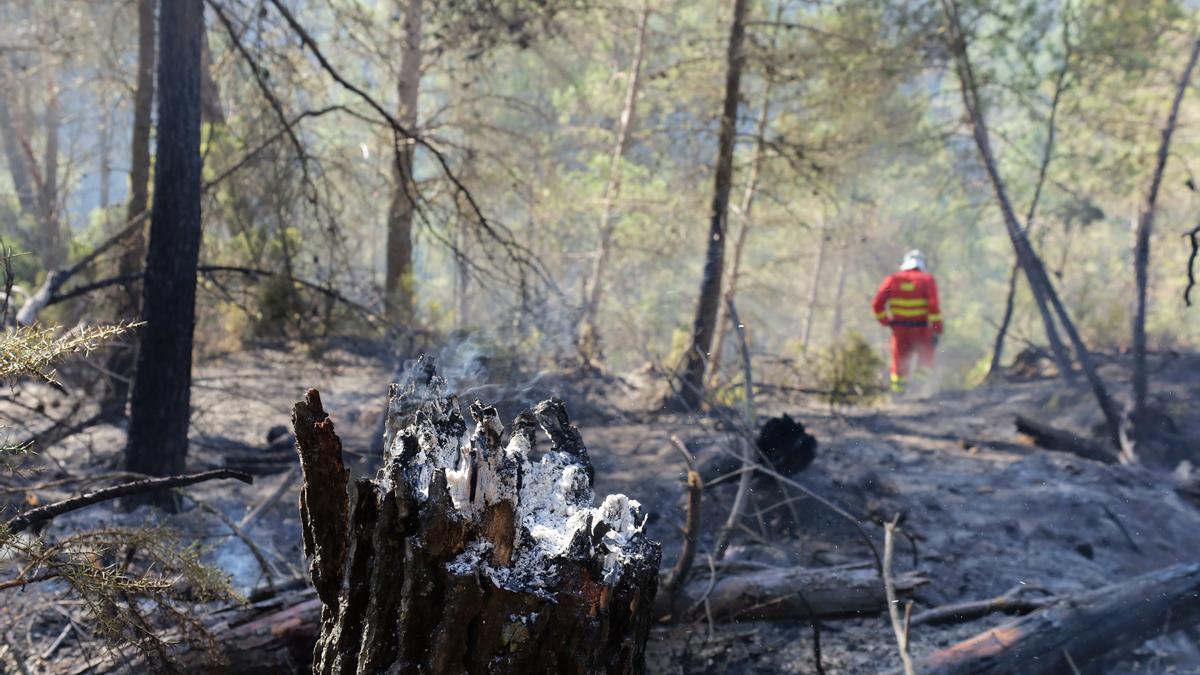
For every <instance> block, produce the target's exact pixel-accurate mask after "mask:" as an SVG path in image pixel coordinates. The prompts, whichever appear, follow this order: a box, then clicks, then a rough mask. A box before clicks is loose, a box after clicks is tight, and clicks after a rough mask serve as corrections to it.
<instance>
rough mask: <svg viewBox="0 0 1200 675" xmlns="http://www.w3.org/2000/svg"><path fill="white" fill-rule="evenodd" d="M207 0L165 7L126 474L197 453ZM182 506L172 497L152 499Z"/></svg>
mask: <svg viewBox="0 0 1200 675" xmlns="http://www.w3.org/2000/svg"><path fill="white" fill-rule="evenodd" d="M202 7H203V5H202V0H162V3H161V5H160V7H159V18H160V30H159V54H160V55H161V58H160V60H159V65H158V82H159V87H158V146H157V152H156V155H155V175H154V206H153V210H152V213H151V219H150V241H149V246H148V249H147V252H146V277H145V284H144V288H143V292H142V318H143V319H144V320H145V321H146V326H144V327H143V328H142V329H141V331H140V337H141V345H140V348H139V351H138V358H137V371H136V373H135V376H134V380H133V394H132V397H131V404H130V421H129V444H128V446H127V447H126V449H125V468H126V469H128V470H130V471H134V472H138V473H144V474H149V475H152V476H164V475H171V474H177V473H182V472H183V467H184V459H185V457H186V456H187V442H188V440H187V435H188V418H189V410H188V407H189V403H190V393H191V392H190V389H191V380H192V330H193V327H194V324H195V307H196V264H197V260H198V258H199V254H200V192H201V187H200V181H201V175H200V168H201V167H200V42H201V40H202V39H203V36H204V16H203V11H202ZM150 500H151V501H153V502H154V503H156V504H158V505H161V506H170V505H173V503H174V500H173V499H172V497H171V495H169V494H165V493H164V494H158V495H154V496H153V497H152V498H151V499H150Z"/></svg>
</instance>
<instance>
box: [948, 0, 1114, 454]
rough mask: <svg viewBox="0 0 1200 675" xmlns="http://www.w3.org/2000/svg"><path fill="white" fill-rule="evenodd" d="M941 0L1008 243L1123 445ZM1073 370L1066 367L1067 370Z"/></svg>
mask: <svg viewBox="0 0 1200 675" xmlns="http://www.w3.org/2000/svg"><path fill="white" fill-rule="evenodd" d="M942 2H943V8H944V9H945V13H946V18H947V20H948V22H949V24H950V28H951V35H950V39H951V41H952V44H951V45H950V46H951V50H952V52H953V53H954V55H955V70H956V72H957V74H958V79H959V82H960V84H961V87H960V89H961V93H962V97H963V106H964V108H965V109H966V112H967V115H968V117H969V119H970V122H971V129H972V132H973V135H974V138H975V144H976V145H977V146H978V148H979V154H980V158H981V159H982V160H983V164H984V168H985V169H986V170H987V173H988V178H989V179H990V181H991V183H992V188H993V189H994V190H995V192H996V201H997V203H998V205H999V206H1000V211H1001V213H1002V214H1003V216H1004V225H1005V228H1006V229H1007V230H1008V235H1009V239H1010V240H1011V241H1012V245H1013V250H1014V252H1015V253H1016V256H1017V262H1018V263H1019V264H1020V265H1021V268H1022V269H1023V270H1024V271H1025V277H1026V279H1027V280H1028V281H1029V287H1030V289H1031V290H1032V291H1033V292H1034V294H1035V297H1036V295H1037V294H1038V293H1043V294H1044V295H1045V297H1046V299H1047V300H1049V302H1050V305H1051V306H1052V308H1053V310H1054V312H1055V314H1057V316H1058V320H1059V321H1060V322H1061V324H1062V327H1063V329H1064V330H1065V331H1066V332H1067V336H1068V337H1069V338H1070V340H1071V344H1072V346H1073V347H1074V348H1075V355H1076V357H1077V358H1078V359H1079V365H1080V367H1081V368H1082V369H1083V372H1084V375H1085V376H1086V377H1087V380H1088V384H1089V385H1090V386H1091V389H1092V393H1093V394H1094V395H1095V397H1096V400H1097V402H1098V403H1099V406H1100V411H1101V412H1102V413H1103V414H1104V419H1105V423H1106V425H1107V427H1108V433H1109V440H1110V441H1111V442H1112V443H1113V445H1114V446H1117V447H1120V445H1121V428H1122V424H1121V415H1120V413H1119V411H1118V410H1117V406H1116V404H1115V403H1114V402H1113V400H1112V398H1110V397H1109V395H1108V390H1107V389H1106V388H1105V386H1104V381H1103V380H1101V379H1100V376H1099V375H1098V374H1097V372H1096V367H1095V365H1094V364H1093V362H1092V359H1091V355H1090V354H1089V353H1088V350H1087V345H1085V344H1084V343H1083V339H1082V338H1081V337H1080V336H1079V332H1078V331H1077V330H1076V329H1075V324H1074V323H1073V322H1072V321H1071V317H1070V315H1069V314H1068V313H1067V310H1066V307H1064V306H1063V304H1062V300H1061V299H1060V298H1059V297H1058V293H1057V292H1056V291H1055V290H1054V285H1053V284H1052V283H1051V282H1050V278H1049V276H1048V275H1047V274H1046V268H1045V267H1044V266H1043V265H1042V261H1041V258H1039V257H1038V255H1037V252H1036V251H1034V250H1033V247H1032V245H1030V243H1029V239H1028V237H1027V236H1026V232H1025V230H1024V228H1022V227H1021V223H1020V222H1019V221H1018V220H1017V215H1016V212H1015V211H1014V210H1013V206H1012V202H1010V201H1009V199H1008V191H1007V188H1006V187H1005V184H1004V180H1003V178H1002V177H1001V176H1000V170H999V168H998V167H997V165H996V159H995V156H994V155H993V154H992V148H991V140H990V139H989V137H988V129H987V123H986V121H985V120H984V116H983V110H982V107H981V102H980V98H979V90H978V86H977V84H976V81H975V76H974V73H973V71H972V69H971V61H970V58H969V56H968V53H967V42H966V37H965V36H964V35H963V32H962V25H961V22H960V19H959V16H958V8H957V6H956V5H955V3H954V0H942ZM1042 320H1043V323H1045V324H1046V332H1047V334H1048V335H1049V333H1050V331H1051V324H1053V317H1051V316H1050V315H1048V314H1047V313H1046V312H1043V313H1042ZM1061 367H1062V366H1060V368H1061ZM1069 367H1070V366H1069V363H1068V366H1067V368H1068V370H1069Z"/></svg>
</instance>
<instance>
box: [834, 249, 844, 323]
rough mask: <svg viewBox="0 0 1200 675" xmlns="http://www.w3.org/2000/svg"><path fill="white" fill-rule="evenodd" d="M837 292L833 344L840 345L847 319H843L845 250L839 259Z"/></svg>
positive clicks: (835, 296)
mask: <svg viewBox="0 0 1200 675" xmlns="http://www.w3.org/2000/svg"><path fill="white" fill-rule="evenodd" d="M837 278H838V280H837V291H835V292H834V295H833V339H832V343H833V344H835V345H836V344H839V343H840V342H841V341H842V325H843V324H844V322H845V319H844V318H843V317H842V309H843V307H842V299H843V298H844V296H845V294H846V253H845V250H844V249H843V251H842V255H841V256H840V257H839V259H838V271H837Z"/></svg>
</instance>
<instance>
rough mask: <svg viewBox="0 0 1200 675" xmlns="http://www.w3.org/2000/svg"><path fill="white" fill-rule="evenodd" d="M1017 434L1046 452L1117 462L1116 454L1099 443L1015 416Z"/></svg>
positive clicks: (1033, 420)
mask: <svg viewBox="0 0 1200 675" xmlns="http://www.w3.org/2000/svg"><path fill="white" fill-rule="evenodd" d="M1017 432H1018V433H1021V434H1024V435H1026V436H1028V437H1030V438H1031V439H1033V442H1034V443H1036V444H1037V445H1038V446H1040V447H1043V448H1045V449H1047V450H1057V451H1058V452H1069V453H1071V454H1072V455H1078V456H1080V457H1083V458H1084V459H1090V460H1092V461H1095V462H1104V463H1105V464H1113V463H1115V462H1116V461H1117V454H1116V453H1115V452H1113V451H1111V450H1109V449H1108V448H1107V447H1105V446H1103V445H1100V444H1099V443H1096V442H1094V441H1090V440H1088V439H1086V438H1083V437H1082V436H1078V435H1076V434H1073V433H1071V432H1069V431H1064V430H1062V429H1058V428H1055V427H1052V426H1050V425H1049V424H1045V423H1043V422H1039V421H1037V420H1035V419H1032V418H1029V417H1025V416H1023V415H1017Z"/></svg>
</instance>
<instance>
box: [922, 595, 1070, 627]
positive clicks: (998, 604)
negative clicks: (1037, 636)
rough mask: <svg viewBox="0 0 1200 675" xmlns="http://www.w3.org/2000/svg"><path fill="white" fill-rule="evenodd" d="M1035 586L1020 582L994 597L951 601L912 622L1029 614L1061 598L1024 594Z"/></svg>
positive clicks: (927, 622)
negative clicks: (953, 602) (1036, 596)
mask: <svg viewBox="0 0 1200 675" xmlns="http://www.w3.org/2000/svg"><path fill="white" fill-rule="evenodd" d="M1032 590H1037V589H1032V588H1030V587H1029V586H1024V585H1017V586H1015V587H1013V588H1012V589H1011V590H1009V591H1007V592H1006V593H1004V595H998V596H996V597H994V598H987V599H986V600H970V601H967V602H959V603H955V604H952V605H942V606H941V607H934V608H933V609H929V610H926V611H924V612H921V613H919V614H916V615H914V616H913V617H912V619H911V620H910V621H909V625H910V626H921V625H925V624H929V625H931V626H936V625H941V624H947V623H957V622H960V621H962V622H965V621H974V620H975V619H978V618H981V617H984V616H987V615H988V614H995V613H996V612H1003V613H1005V614H1027V613H1029V612H1033V611H1035V610H1039V609H1042V608H1043V607H1047V606H1049V605H1052V604H1054V603H1055V602H1059V598H1055V597H1053V596H1043V597H1040V598H1024V597H1021V596H1022V595H1023V594H1024V593H1027V592H1030V591H1032Z"/></svg>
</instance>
